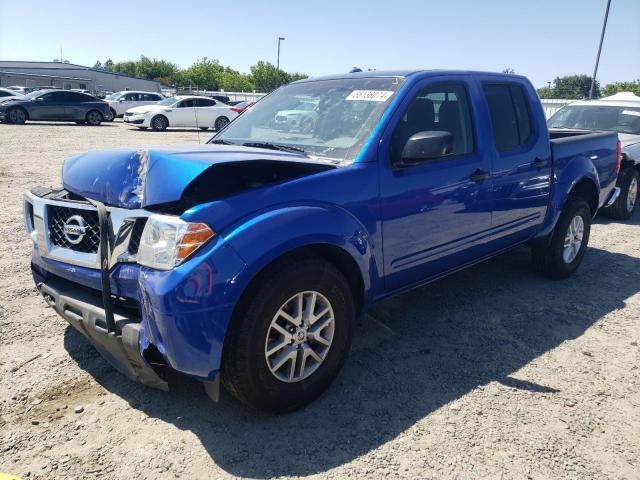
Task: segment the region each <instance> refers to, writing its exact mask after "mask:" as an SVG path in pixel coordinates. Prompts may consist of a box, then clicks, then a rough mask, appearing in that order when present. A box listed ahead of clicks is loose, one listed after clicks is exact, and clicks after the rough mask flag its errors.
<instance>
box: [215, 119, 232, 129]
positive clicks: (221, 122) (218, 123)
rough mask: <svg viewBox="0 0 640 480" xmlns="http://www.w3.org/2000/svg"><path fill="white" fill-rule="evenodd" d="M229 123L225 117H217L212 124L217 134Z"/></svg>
mask: <svg viewBox="0 0 640 480" xmlns="http://www.w3.org/2000/svg"><path fill="white" fill-rule="evenodd" d="M228 123H229V119H228V118H227V117H218V118H216V121H215V123H214V126H215V128H216V130H217V131H218V132H219V131H220V130H222V129H223V128H224V127H226V126H227V124H228Z"/></svg>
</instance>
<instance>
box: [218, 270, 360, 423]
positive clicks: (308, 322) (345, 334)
mask: <svg viewBox="0 0 640 480" xmlns="http://www.w3.org/2000/svg"><path fill="white" fill-rule="evenodd" d="M354 316H355V308H354V301H353V294H352V291H351V288H350V287H349V284H348V282H347V281H346V279H345V278H344V276H343V275H342V274H341V273H340V271H339V270H337V269H336V268H335V267H334V266H333V265H332V264H330V263H328V262H326V261H324V260H319V259H312V258H309V259H302V260H300V261H297V262H287V263H284V262H283V263H280V264H279V265H277V266H276V267H272V268H270V269H269V270H268V271H267V272H266V273H264V274H262V275H261V276H260V278H259V279H257V280H256V284H254V286H252V287H250V289H249V291H248V293H247V295H246V297H245V299H244V301H243V302H241V304H240V305H239V307H238V310H237V311H236V312H235V314H234V317H233V319H232V323H231V325H230V327H229V331H228V333H227V338H226V340H225V346H224V354H223V360H222V380H223V382H224V384H225V386H226V387H227V389H228V390H229V391H231V393H232V394H233V395H234V396H235V397H237V398H238V399H239V400H240V401H242V402H244V403H246V404H249V405H252V406H254V407H255V408H257V409H259V410H264V411H268V412H287V411H291V410H294V409H297V408H300V407H302V406H303V405H306V404H307V403H309V402H311V401H312V400H314V399H315V398H316V397H318V396H319V395H320V394H321V393H322V392H323V391H324V390H325V389H326V388H327V387H328V386H329V384H330V383H331V382H332V381H333V379H334V378H335V377H336V375H337V374H338V372H339V371H340V368H341V367H342V364H343V363H344V360H345V358H346V356H347V353H348V351H349V347H350V345H351V337H352V329H353V323H354Z"/></svg>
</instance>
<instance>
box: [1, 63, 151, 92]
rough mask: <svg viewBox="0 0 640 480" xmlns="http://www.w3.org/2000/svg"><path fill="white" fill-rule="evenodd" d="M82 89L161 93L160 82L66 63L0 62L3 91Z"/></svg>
mask: <svg viewBox="0 0 640 480" xmlns="http://www.w3.org/2000/svg"><path fill="white" fill-rule="evenodd" d="M14 85H19V86H24V87H29V88H36V87H56V88H62V89H65V90H71V89H73V88H80V89H83V90H91V91H92V92H94V93H100V92H105V91H111V92H117V91H120V90H144V91H150V92H160V82H157V81H155V80H144V79H142V78H135V77H131V76H129V75H124V74H122V73H113V72H107V71H105V70H102V69H99V68H92V67H85V66H82V65H75V64H73V63H63V62H24V61H3V60H0V87H11V86H14Z"/></svg>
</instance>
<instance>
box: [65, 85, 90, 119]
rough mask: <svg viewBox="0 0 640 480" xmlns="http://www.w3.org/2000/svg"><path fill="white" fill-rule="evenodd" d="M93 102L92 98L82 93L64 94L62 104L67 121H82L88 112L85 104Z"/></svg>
mask: <svg viewBox="0 0 640 480" xmlns="http://www.w3.org/2000/svg"><path fill="white" fill-rule="evenodd" d="M93 100H94V99H93V98H92V97H90V96H89V95H85V94H84V93H78V92H65V93H64V100H63V103H64V106H65V117H66V118H67V120H75V121H84V119H85V117H86V116H87V112H88V111H89V107H88V106H87V102H92V101H93Z"/></svg>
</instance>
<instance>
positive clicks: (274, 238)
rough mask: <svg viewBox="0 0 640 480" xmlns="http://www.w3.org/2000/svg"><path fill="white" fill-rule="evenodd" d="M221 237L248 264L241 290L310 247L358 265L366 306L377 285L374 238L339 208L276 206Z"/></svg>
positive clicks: (246, 220) (353, 218) (324, 206)
mask: <svg viewBox="0 0 640 480" xmlns="http://www.w3.org/2000/svg"><path fill="white" fill-rule="evenodd" d="M221 235H222V236H223V237H224V239H225V241H226V242H228V243H229V245H231V246H232V247H233V249H234V250H235V251H236V252H237V253H238V254H239V255H240V257H241V258H242V259H243V260H244V262H245V263H246V264H247V269H246V271H245V272H243V275H242V276H243V277H244V283H245V285H243V288H246V286H247V285H248V283H249V282H250V281H251V280H252V279H253V278H254V277H255V276H256V275H257V274H258V273H259V272H260V271H261V270H263V269H264V268H265V267H266V266H267V265H269V264H270V263H271V262H273V261H274V260H276V259H277V258H279V257H281V256H282V255H284V254H286V253H288V252H291V251H293V250H296V249H298V248H302V247H305V246H310V245H331V246H335V247H339V248H341V249H342V250H344V251H346V252H347V253H348V254H349V255H350V256H351V258H352V259H353V260H354V261H355V263H356V264H357V266H358V269H359V270H360V275H361V277H362V283H363V287H364V303H365V305H367V304H369V303H370V302H371V300H372V298H373V285H375V284H377V283H378V282H376V280H377V268H376V262H375V256H374V254H373V251H374V248H375V245H374V242H373V238H372V236H371V235H370V234H369V233H368V232H367V230H366V228H365V227H364V226H363V225H362V224H361V223H360V222H359V221H358V220H357V219H356V218H355V217H354V216H352V215H351V214H350V213H348V212H347V211H345V210H343V209H341V208H339V207H336V206H333V205H323V204H318V205H285V206H278V207H277V208H275V209H272V210H269V211H266V212H261V213H259V214H257V215H255V216H253V217H251V218H250V219H245V220H243V221H242V223H240V224H236V225H233V226H231V227H229V228H228V229H226V230H225V231H224V232H222V233H221Z"/></svg>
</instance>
